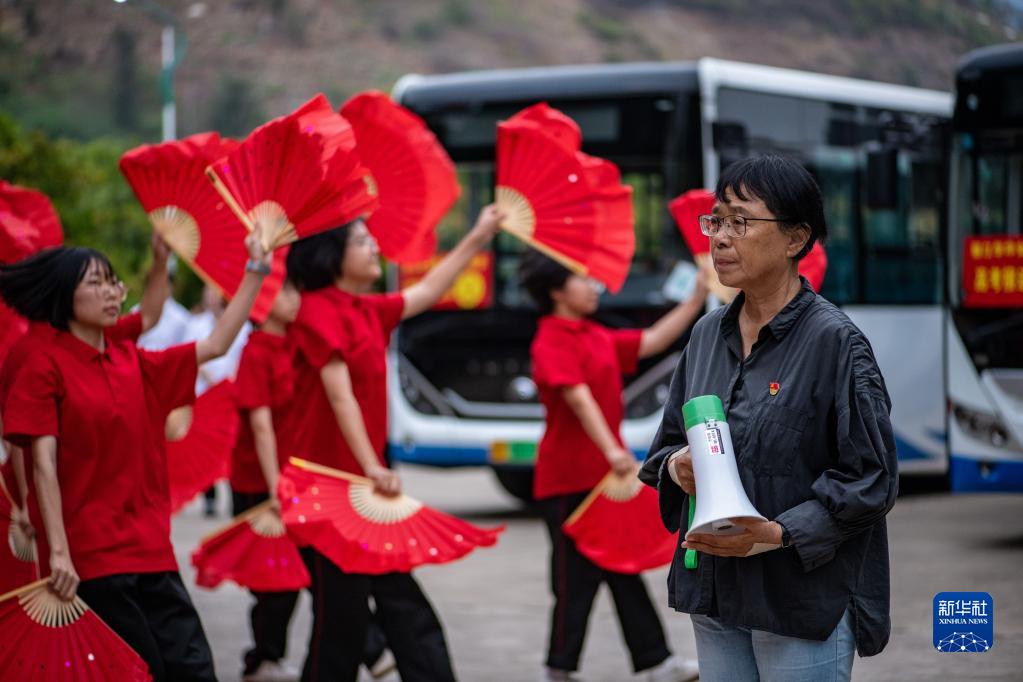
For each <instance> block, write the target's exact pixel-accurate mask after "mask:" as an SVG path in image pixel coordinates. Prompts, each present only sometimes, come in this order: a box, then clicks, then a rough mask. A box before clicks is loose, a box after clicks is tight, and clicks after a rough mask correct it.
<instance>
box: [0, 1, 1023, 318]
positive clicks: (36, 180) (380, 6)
mask: <svg viewBox="0 0 1023 682" xmlns="http://www.w3.org/2000/svg"><path fill="white" fill-rule="evenodd" d="M152 4H154V3H153V2H152V0H129V1H128V2H127V3H118V2H115V1H114V0H0V178H3V179H5V180H8V181H11V182H15V183H19V184H24V185H28V186H31V187H36V188H38V189H40V190H42V191H44V192H46V193H47V194H48V195H49V196H50V197H51V198H52V199H53V202H54V204H55V205H56V207H57V210H58V212H59V213H60V215H61V219H62V221H63V224H64V230H65V235H66V238H67V241H68V242H69V243H72V244H88V245H90V246H94V247H97V248H100V249H101V250H103V251H104V252H106V253H107V254H108V255H110V257H111V259H112V260H113V262H114V265H115V267H116V268H117V269H118V272H119V273H120V274H121V276H122V277H123V278H124V279H125V281H126V282H127V283H128V284H129V287H130V291H131V296H130V298H131V299H135V298H137V296H138V294H139V292H140V291H141V288H142V278H143V273H144V271H145V268H146V264H147V262H148V259H149V254H148V247H147V245H148V241H149V237H148V235H149V226H148V223H147V220H146V218H145V215H144V213H143V212H142V210H141V208H140V207H139V206H138V204H137V203H136V202H135V200H134V197H133V196H132V194H131V190H130V189H129V188H128V186H127V184H126V183H125V182H124V180H123V178H121V176H120V173H119V172H118V170H117V160H118V158H119V157H120V155H121V154H122V153H123V152H124V151H125V150H126V149H128V148H130V147H132V146H134V145H137V144H140V143H142V142H153V141H157V140H159V137H160V94H159V88H158V75H159V60H160V30H161V29H160V25H159V23H158V22H156V21H155V20H154V19H153V18H152V17H151V16H150V14H149V13H147V12H146V7H147V6H151V5H152ZM159 4H160V6H162V7H164V8H166V10H168V11H169V12H170V13H171V14H172V15H173V16H174V18H175V19H176V20H177V22H178V23H179V25H180V27H181V29H182V33H183V35H184V36H185V37H186V39H187V50H186V54H185V56H184V59H183V61H182V63H181V66H180V68H179V69H178V73H177V78H176V84H175V93H176V98H177V105H178V135H179V136H184V135H188V134H191V133H195V132H199V131H203V130H210V129H215V130H219V131H220V132H221V133H224V134H227V135H235V136H243V135H245V134H247V133H248V132H249V130H251V129H252V128H253V127H254V126H256V125H258V124H259V123H261V122H263V121H265V120H266V119H267V118H270V117H273V116H278V115H281V114H284V113H286V112H288V111H289V110H291V109H292V108H294V107H295V106H296V105H298V104H300V103H301V102H303V101H305V100H306V99H308V98H309V97H310V96H311V95H313V94H315V93H316V92H318V91H323V92H325V93H327V94H328V95H329V96H330V98H331V99H332V101H334V103H335V104H340V103H341V101H343V100H344V99H345V98H346V97H347V96H348V95H350V94H352V93H355V92H357V91H359V90H363V89H366V88H378V89H383V90H388V89H390V88H391V87H392V86H393V85H394V83H395V81H396V80H397V79H398V78H399V77H400V76H401V75H403V74H406V73H410V72H418V73H439V72H448V71H459V70H465V69H487V68H499V67H517V66H531V65H550V64H573V63H574V64H578V63H593V62H612V61H633V60H655V61H660V60H691V59H696V58H699V57H703V56H711V57H720V58H727V59H734V60H739V61H746V62H752V63H759V64H769V65H775V66H784V67H793V68H800V69H806V70H812V71H818V72H822V73H830V74H837V75H845V76H854V77H860V78H868V79H875V80H881V81H887V82H891V83H900V84H905V85H915V86H923V87H929V88H936V89H942V90H948V89H950V88H951V84H952V75H953V72H954V68H955V64H956V62H957V60H958V59H959V58H960V57H961V56H962V55H963V54H964V53H965V52H967V51H968V50H970V49H973V48H975V47H979V46H983V45H988V44H992V43H1000V42H1006V41H1010V40H1017V39H1018V36H1019V35H1020V31H1021V29H1023V0H945V1H941V0H759V1H745V0H717V1H714V0H319V1H317V0H206V1H205V2H196V1H194V0H159ZM198 290H199V283H198V280H196V279H195V278H194V277H193V278H189V277H182V278H180V279H179V282H178V292H177V293H178V296H179V298H181V299H183V300H184V302H185V303H189V302H192V301H194V300H195V298H196V297H197V295H198Z"/></svg>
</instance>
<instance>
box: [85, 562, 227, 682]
mask: <svg viewBox="0 0 1023 682" xmlns="http://www.w3.org/2000/svg"><path fill="white" fill-rule="evenodd" d="M78 596H80V597H81V598H82V599H83V600H84V601H85V603H86V604H88V605H89V607H90V608H91V609H92V610H93V611H95V612H96V615H98V616H99V617H100V618H102V619H103V621H104V622H105V623H106V624H107V625H109V626H110V628H111V629H112V630H113V631H114V632H116V633H117V634H118V635H119V636H120V637H121V639H123V640H124V641H125V642H127V643H128V645H129V646H130V647H131V648H132V649H134V650H135V651H136V652H137V653H138V655H139V656H141V657H142V659H143V660H145V662H146V663H147V664H148V665H149V672H150V673H151V674H152V676H153V680H154V682H208V681H211V680H212V681H213V682H216V679H217V677H216V674H215V673H214V671H213V655H212V654H211V653H210V645H209V643H208V642H207V641H206V633H205V632H203V629H202V623H200V622H199V615H198V614H197V613H196V612H195V607H193V606H192V600H191V599H190V598H189V596H188V592H187V591H186V590H185V586H184V584H182V582H181V576H180V575H178V574H177V572H175V571H167V572H163V573H125V574H121V575H109V576H104V577H102V578H94V579H92V580H85V581H83V582H82V583H81V584H80V585H79V586H78Z"/></svg>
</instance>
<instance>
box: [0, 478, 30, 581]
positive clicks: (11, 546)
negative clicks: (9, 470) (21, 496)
mask: <svg viewBox="0 0 1023 682" xmlns="http://www.w3.org/2000/svg"><path fill="white" fill-rule="evenodd" d="M16 507H17V505H15V503H14V498H13V497H12V496H11V494H10V492H9V491H8V490H7V484H6V483H5V482H4V477H3V475H2V474H0V592H7V591H9V590H13V589H15V588H18V587H21V586H22V585H25V584H27V583H30V582H32V581H34V580H38V579H39V564H38V562H37V556H38V554H37V552H36V543H35V540H33V539H32V538H30V537H29V536H28V535H26V534H25V533H24V532H23V531H22V530H21V528H20V527H19V526H18V524H16V523H14V519H13V516H14V511H15V509H16Z"/></svg>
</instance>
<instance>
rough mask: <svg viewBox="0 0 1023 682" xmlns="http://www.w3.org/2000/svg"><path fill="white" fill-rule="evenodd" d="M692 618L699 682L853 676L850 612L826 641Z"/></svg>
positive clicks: (826, 681)
mask: <svg viewBox="0 0 1023 682" xmlns="http://www.w3.org/2000/svg"><path fill="white" fill-rule="evenodd" d="M691 617H692V619H693V632H694V634H695V635H696V653H697V656H698V658H699V660H700V682H726V681H727V682H732V681H736V682H745V681H747V680H763V681H764V682H848V681H849V679H850V677H851V676H852V664H853V654H854V653H855V651H856V642H855V640H854V638H853V630H852V615H851V614H850V613H849V611H848V610H847V611H846V612H845V615H844V616H842V620H841V621H839V623H838V626H837V627H836V628H835V631H834V632H832V633H831V636H830V637H828V638H827V639H826V640H824V641H823V642H820V641H817V640H812V639H800V638H799V637H787V636H785V635H776V634H773V633H771V632H765V631H763V630H753V629H750V628H744V627H739V626H736V625H726V624H725V623H722V622H721V621H720V620H718V619H717V618H711V617H709V616H700V615H696V614H693V615H692V616H691Z"/></svg>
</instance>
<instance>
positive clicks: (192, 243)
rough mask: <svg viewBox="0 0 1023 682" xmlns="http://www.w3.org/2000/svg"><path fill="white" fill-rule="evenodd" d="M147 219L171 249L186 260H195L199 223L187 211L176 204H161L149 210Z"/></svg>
mask: <svg viewBox="0 0 1023 682" xmlns="http://www.w3.org/2000/svg"><path fill="white" fill-rule="evenodd" d="M149 220H150V221H151V222H152V223H153V228H154V229H155V230H156V231H157V232H159V233H160V236H161V237H163V239H164V241H165V242H167V244H168V245H169V246H170V247H171V249H173V250H174V251H175V252H176V253H178V254H180V255H181V257H182V258H185V259H186V260H189V261H193V260H195V257H196V255H197V254H198V253H199V247H200V245H201V238H200V235H199V225H198V223H196V221H195V218H194V217H193V216H192V215H191V214H190V213H189V212H188V211H186V210H184V209H182V208H179V207H177V206H161V207H160V208H157V209H155V210H152V211H150V212H149Z"/></svg>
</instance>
